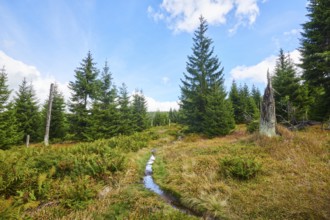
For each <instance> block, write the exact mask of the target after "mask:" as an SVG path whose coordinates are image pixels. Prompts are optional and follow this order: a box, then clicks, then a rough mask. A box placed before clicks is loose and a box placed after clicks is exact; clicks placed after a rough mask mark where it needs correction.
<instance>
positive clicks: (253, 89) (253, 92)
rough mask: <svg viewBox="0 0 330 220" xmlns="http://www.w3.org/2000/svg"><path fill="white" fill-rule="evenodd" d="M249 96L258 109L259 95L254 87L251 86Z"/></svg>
mask: <svg viewBox="0 0 330 220" xmlns="http://www.w3.org/2000/svg"><path fill="white" fill-rule="evenodd" d="M251 96H252V98H253V100H254V103H255V104H256V106H257V108H258V109H260V104H261V93H260V91H259V89H258V88H257V87H256V86H255V85H252V89H251Z"/></svg>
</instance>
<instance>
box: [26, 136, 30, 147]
mask: <svg viewBox="0 0 330 220" xmlns="http://www.w3.org/2000/svg"><path fill="white" fill-rule="evenodd" d="M29 145H30V135H29V134H28V135H26V147H29Z"/></svg>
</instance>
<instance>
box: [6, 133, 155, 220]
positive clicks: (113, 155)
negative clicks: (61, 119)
mask: <svg viewBox="0 0 330 220" xmlns="http://www.w3.org/2000/svg"><path fill="white" fill-rule="evenodd" d="M152 139H157V135H156V134H155V133H154V132H150V131H148V132H144V133H136V134H133V135H131V136H119V137H114V138H111V139H108V140H98V141H95V142H93V143H81V144H76V145H70V146H68V147H66V146H61V145H56V146H53V147H52V146H51V147H48V148H46V147H42V146H35V147H30V148H26V147H16V148H12V149H11V150H7V151H3V150H0V216H1V217H0V219H19V218H21V217H22V216H25V217H28V216H29V215H31V214H32V215H33V214H35V212H36V211H37V210H39V209H42V208H43V207H49V206H51V207H53V211H52V212H50V213H48V215H49V216H48V218H52V215H53V214H52V213H55V212H57V214H56V215H55V214H54V215H53V217H55V216H56V217H61V216H64V215H66V214H68V213H69V212H71V211H74V210H83V209H85V208H86V207H87V206H88V205H90V204H91V202H92V201H93V200H95V199H97V197H98V192H99V191H100V190H101V189H102V187H104V186H106V185H108V186H114V185H116V183H117V182H118V178H119V176H120V174H121V173H122V172H125V171H126V167H127V164H126V163H127V162H126V161H127V157H126V154H127V153H129V152H136V151H138V150H139V149H141V148H144V147H147V146H148V143H149V142H150V141H151V140H152Z"/></svg>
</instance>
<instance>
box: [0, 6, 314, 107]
mask: <svg viewBox="0 0 330 220" xmlns="http://www.w3.org/2000/svg"><path fill="white" fill-rule="evenodd" d="M307 3H308V2H307V0H289V1H288V0H124V1H116V0H107V1H106V0H0V67H2V66H5V68H6V72H7V74H8V83H9V86H10V88H11V89H12V90H13V91H14V92H13V95H15V91H17V90H18V86H19V85H20V84H21V83H22V80H23V78H24V77H25V78H26V79H27V80H28V81H29V82H31V83H32V85H33V87H34V89H35V91H36V94H37V97H38V99H39V102H40V104H42V103H44V101H45V99H46V98H47V96H48V93H49V92H48V91H49V87H50V83H52V82H56V83H57V84H58V86H59V89H60V91H61V92H62V93H63V94H64V96H65V98H66V100H69V97H70V90H69V89H68V87H67V85H68V84H69V82H70V81H74V80H75V78H74V70H75V69H76V68H77V67H79V66H80V63H81V61H82V59H84V58H85V57H86V55H87V53H88V51H91V53H92V55H93V58H94V61H95V62H96V64H97V67H98V68H99V69H102V67H103V66H104V63H105V62H106V61H107V62H108V65H109V67H110V71H111V73H112V76H113V78H114V83H115V84H116V86H117V87H120V86H121V85H122V83H125V84H126V85H127V87H128V90H129V92H130V93H131V94H132V93H133V92H134V91H135V90H136V89H139V90H140V89H141V90H142V91H143V93H144V95H145V97H146V99H147V102H148V110H149V111H156V110H161V111H166V110H169V109H170V108H178V100H179V97H180V85H181V81H180V79H182V78H183V73H184V72H185V71H186V69H185V68H186V62H187V56H188V55H191V54H192V49H191V48H192V45H193V40H192V38H193V33H194V31H195V30H196V28H197V26H198V24H199V20H198V18H199V17H200V16H201V15H203V17H204V18H205V19H206V20H207V22H208V25H209V29H208V32H207V36H208V37H210V38H211V39H212V40H213V46H214V54H215V55H216V56H217V57H218V58H219V60H220V62H221V67H224V78H225V87H226V89H227V91H229V89H230V86H231V83H232V81H233V80H235V81H236V82H237V83H238V84H244V83H246V84H248V85H249V86H252V84H254V85H256V86H257V87H258V88H259V89H260V90H261V91H263V89H264V88H265V83H266V73H267V69H269V70H270V72H272V71H273V69H274V65H275V63H276V59H277V56H278V54H279V50H280V48H282V49H283V50H284V51H285V52H286V53H289V54H290V56H291V58H292V60H293V61H294V62H295V63H299V57H300V54H299V51H298V49H299V47H300V43H299V38H300V37H301V35H300V33H301V31H302V26H301V24H303V23H305V22H306V21H307V18H306V13H307V11H306V6H307Z"/></svg>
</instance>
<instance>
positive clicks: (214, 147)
mask: <svg viewBox="0 0 330 220" xmlns="http://www.w3.org/2000/svg"><path fill="white" fill-rule="evenodd" d="M278 130H279V132H280V133H281V136H278V137H275V138H266V137H260V136H258V135H256V134H253V135H248V134H246V132H245V128H244V126H239V127H238V128H237V129H236V131H235V132H233V133H232V134H231V135H228V136H226V137H219V138H214V139H204V138H202V137H200V136H198V135H188V136H185V137H184V138H183V140H182V141H176V142H174V143H171V144H168V145H166V146H164V147H162V148H159V149H158V151H157V154H156V158H157V159H156V161H155V165H154V179H155V181H156V182H157V183H158V184H159V185H160V186H161V187H162V188H163V189H166V190H167V191H169V192H171V193H172V194H174V195H176V196H177V197H178V198H180V201H181V203H182V204H183V205H185V206H186V207H189V208H191V209H194V210H196V211H198V212H202V213H205V215H208V216H212V217H215V218H219V219H330V209H329V207H330V154H329V152H330V133H329V131H328V132H327V131H322V130H321V129H320V128H319V127H313V128H309V129H307V130H305V131H300V132H289V131H288V130H286V129H284V128H280V127H279V129H278ZM228 161H250V162H247V163H244V165H243V166H242V167H236V168H237V169H236V168H235V167H234V168H233V167H226V166H228ZM251 161H252V162H251ZM226 162H227V163H226ZM252 163H253V164H257V166H254V167H253V166H252V165H253V164H252ZM251 164H252V165H251ZM244 166H245V168H244ZM248 168H251V169H250V170H249V169H248ZM235 169H236V170H235ZM244 169H247V170H248V171H251V173H244ZM235 172H236V174H237V175H235ZM240 173H241V174H247V176H244V175H239V174H240ZM231 174H233V175H231ZM248 174H252V175H250V176H249V175H248ZM244 177H247V178H244Z"/></svg>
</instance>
